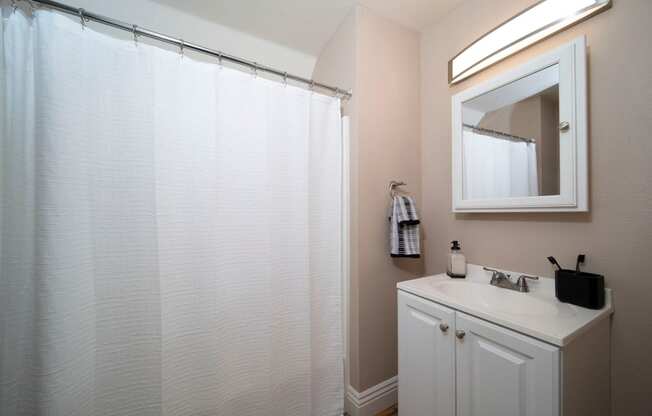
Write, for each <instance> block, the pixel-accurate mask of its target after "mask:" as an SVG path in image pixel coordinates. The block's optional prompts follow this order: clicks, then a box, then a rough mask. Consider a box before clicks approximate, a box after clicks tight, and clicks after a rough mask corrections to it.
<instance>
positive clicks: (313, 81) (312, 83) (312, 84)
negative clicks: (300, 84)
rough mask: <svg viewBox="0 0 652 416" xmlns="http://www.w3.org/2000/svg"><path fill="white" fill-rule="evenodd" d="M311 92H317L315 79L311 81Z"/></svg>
mask: <svg viewBox="0 0 652 416" xmlns="http://www.w3.org/2000/svg"><path fill="white" fill-rule="evenodd" d="M310 91H311V92H315V80H314V79H311V80H310Z"/></svg>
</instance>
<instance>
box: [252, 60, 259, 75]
mask: <svg viewBox="0 0 652 416" xmlns="http://www.w3.org/2000/svg"><path fill="white" fill-rule="evenodd" d="M253 69H254V72H253V74H254V78H258V62H254V64H253Z"/></svg>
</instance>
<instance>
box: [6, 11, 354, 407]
mask: <svg viewBox="0 0 652 416" xmlns="http://www.w3.org/2000/svg"><path fill="white" fill-rule="evenodd" d="M2 12H3V19H2V40H1V42H0V48H2V56H1V58H0V59H2V62H1V67H2V69H1V70H2V74H1V75H2V78H1V80H0V81H1V82H0V88H1V89H2V93H3V96H2V97H3V99H2V100H0V101H1V103H0V105H2V107H1V110H2V111H1V114H0V116H1V117H2V118H1V119H0V120H1V121H2V130H1V132H2V140H1V141H0V146H1V148H0V151H1V152H2V153H1V159H0V161H1V163H2V165H1V169H0V177H1V182H0V186H1V187H0V201H1V204H0V220H1V221H0V227H1V228H0V231H1V239H0V255H1V257H0V271H1V273H2V275H1V279H0V325H1V326H0V337H1V338H0V342H1V343H2V345H1V348H0V377H1V378H0V414H2V415H7V416H9V415H12V416H13V415H17V416H21V415H30V416H31V415H46V414H47V415H62V416H73V415H83V416H95V415H98V416H99V415H107V416H108V415H111V416H116V415H138V416H147V415H157V416H158V415H227V416H229V415H233V416H236V415H237V416H246V415H274V416H287V415H296V416H306V415H324V416H334V415H339V414H341V412H342V405H343V389H344V384H343V383H344V382H343V370H342V362H343V361H342V358H343V350H342V329H341V310H342V305H341V276H342V273H341V267H342V265H341V238H342V235H341V229H342V226H341V223H342V211H341V181H342V176H341V175H342V174H341V172H342V166H341V163H342V157H341V152H342V149H341V146H342V144H341V120H340V110H339V108H340V107H339V100H337V99H334V98H330V97H325V96H322V95H319V94H312V93H311V92H309V91H306V90H302V89H299V88H295V87H292V86H283V85H282V84H279V83H274V82H270V81H267V80H265V79H261V78H255V77H254V76H252V75H250V74H246V73H243V72H239V71H235V70H231V69H228V68H220V67H219V66H217V65H212V64H206V63H201V62H198V61H194V60H192V59H190V58H188V57H185V58H182V57H181V56H180V55H179V54H178V53H175V52H174V51H166V50H164V49H160V48H157V47H153V46H149V45H147V44H144V43H140V44H136V43H134V42H133V41H127V40H118V39H116V38H113V37H109V36H106V35H103V34H101V33H98V32H96V31H94V30H92V28H86V29H85V30H82V28H81V25H80V24H79V21H78V20H74V19H69V18H68V17H64V16H61V15H58V14H56V13H53V12H49V11H37V12H36V13H35V14H34V16H32V17H27V16H26V15H25V14H24V13H23V12H21V11H20V10H18V11H16V12H14V13H12V11H11V9H10V8H3V10H2Z"/></svg>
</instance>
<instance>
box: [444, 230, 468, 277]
mask: <svg viewBox="0 0 652 416" xmlns="http://www.w3.org/2000/svg"><path fill="white" fill-rule="evenodd" d="M451 244H452V245H453V246H452V247H451V252H450V253H449V254H448V269H447V270H446V274H447V275H449V276H450V277H452V278H454V279H461V278H464V277H466V257H464V254H462V250H461V248H460V242H459V241H457V240H455V241H451Z"/></svg>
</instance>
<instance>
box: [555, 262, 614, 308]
mask: <svg viewBox="0 0 652 416" xmlns="http://www.w3.org/2000/svg"><path fill="white" fill-rule="evenodd" d="M548 260H549V261H550V262H551V263H552V264H554V265H555V266H557V270H555V295H556V296H557V299H559V301H560V302H566V303H572V304H573V305H577V306H582V307H584V308H589V309H602V307H603V306H604V276H603V275H601V274H595V273H587V272H582V271H580V270H579V265H580V263H584V255H583V254H581V255H580V256H578V260H577V266H576V268H575V270H569V269H563V268H561V266H560V265H559V263H557V261H556V260H554V258H553V257H549V258H548Z"/></svg>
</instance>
